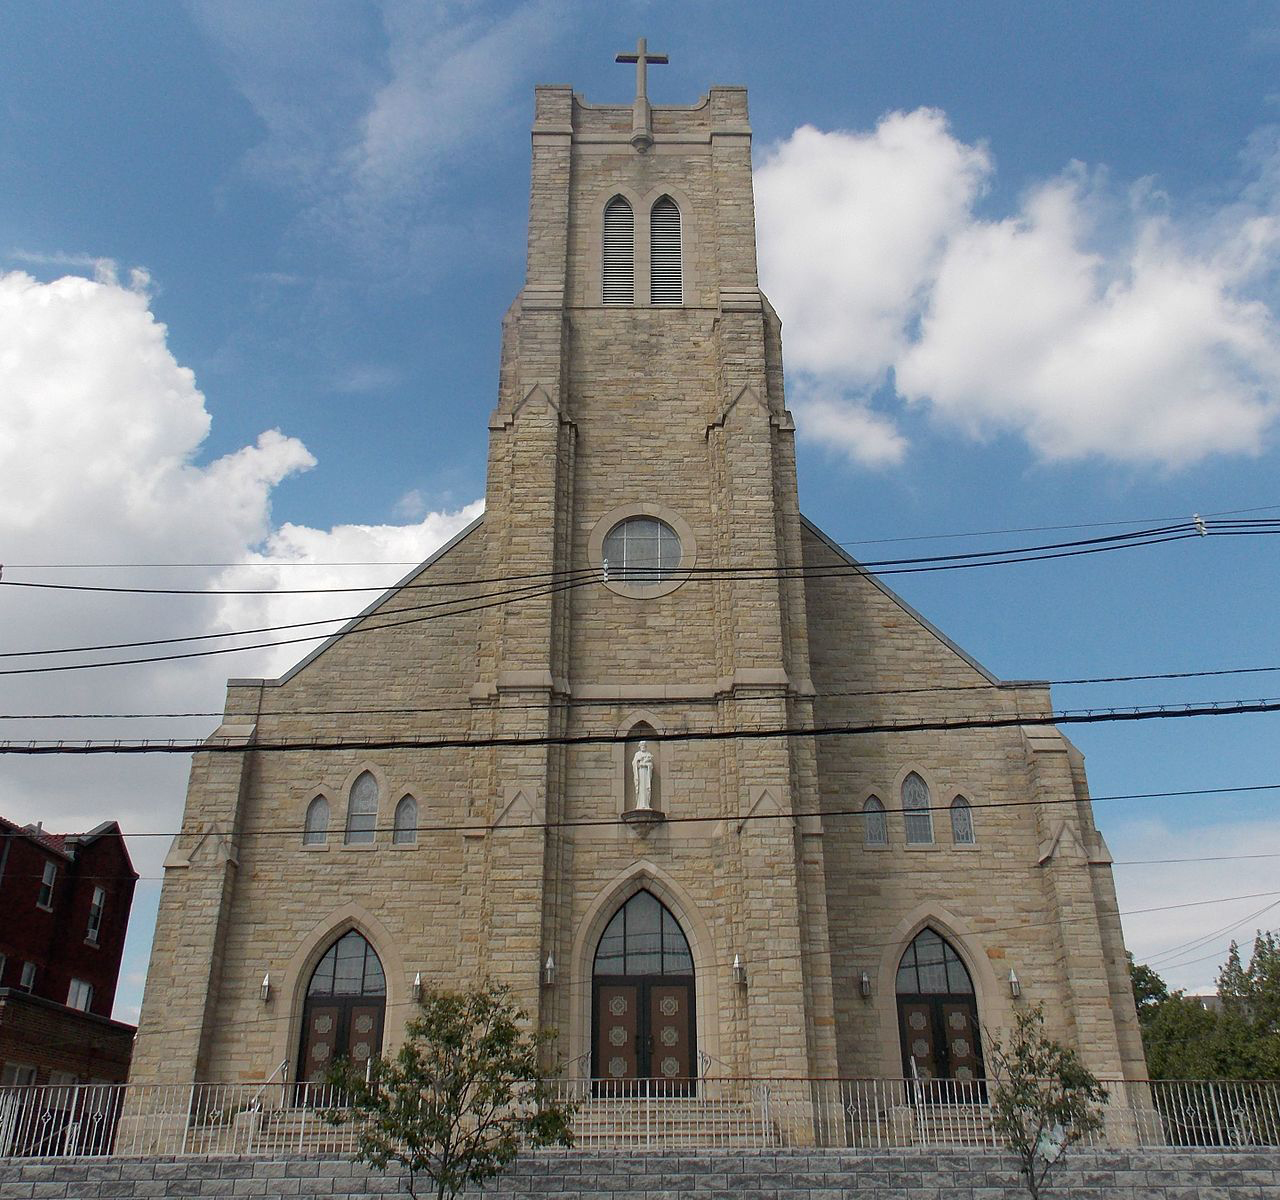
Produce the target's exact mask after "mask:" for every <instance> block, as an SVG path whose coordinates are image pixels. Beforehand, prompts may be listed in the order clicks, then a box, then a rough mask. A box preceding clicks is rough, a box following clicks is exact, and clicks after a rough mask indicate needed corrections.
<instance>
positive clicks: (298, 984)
mask: <svg viewBox="0 0 1280 1200" xmlns="http://www.w3.org/2000/svg"><path fill="white" fill-rule="evenodd" d="M352 930H354V931H355V932H356V933H358V934H360V936H361V937H363V938H364V939H365V941H367V942H368V943H369V945H370V946H372V947H373V951H374V953H375V954H376V955H377V956H378V960H379V962H380V963H381V964H382V974H383V978H384V980H385V987H386V992H385V1001H384V1003H385V1007H386V1010H387V1011H390V1012H394V1011H396V1009H397V1006H403V1005H404V1004H406V1003H408V1001H409V1000H410V995H409V984H408V976H407V975H406V974H405V964H404V959H403V958H402V956H401V954H400V950H399V947H398V946H397V945H396V942H395V939H394V938H393V937H392V935H391V932H390V931H389V930H388V929H387V927H386V926H385V925H383V923H382V922H381V921H380V920H379V919H378V918H377V917H376V916H374V915H373V913H371V912H369V910H368V909H366V908H364V907H362V906H361V905H359V904H344V905H342V906H341V907H340V908H336V909H334V910H333V911H332V912H330V913H329V914H328V915H327V916H326V917H324V918H323V919H322V920H320V921H318V922H317V923H316V925H315V926H314V927H313V928H312V931H311V933H310V934H309V935H308V936H307V937H306V938H304V939H303V940H302V942H301V944H300V945H299V946H298V948H297V949H296V950H295V951H294V954H293V957H292V958H290V959H289V961H288V962H287V963H285V964H283V965H281V964H280V963H279V962H278V961H276V962H270V963H267V964H264V967H263V969H264V970H270V973H271V979H272V990H273V991H275V990H276V980H277V979H278V980H279V990H278V991H277V992H276V996H277V997H278V998H277V999H276V1000H274V1001H273V1002H272V1003H273V1006H274V1005H281V1006H285V1007H282V1009H281V1012H280V1015H284V1014H286V1013H287V1015H288V1018H289V1019H288V1020H287V1021H275V1022H273V1026H274V1028H275V1030H276V1032H275V1034H274V1037H273V1040H272V1047H271V1061H270V1062H269V1063H264V1064H263V1068H264V1069H263V1077H264V1078H265V1077H266V1074H267V1073H268V1072H270V1071H271V1070H273V1069H274V1068H275V1067H276V1066H277V1065H278V1064H279V1063H281V1062H282V1061H284V1059H286V1058H287V1059H288V1060H289V1078H290V1079H295V1078H298V1077H300V1075H299V1066H298V1062H297V1058H298V1047H299V1046H300V1045H301V1042H302V1030H303V1018H304V1010H305V1008H306V1004H307V993H308V990H309V988H310V985H311V981H312V977H313V976H314V975H315V972H316V968H317V967H319V966H320V964H321V962H322V960H323V959H324V956H325V955H326V954H327V953H328V951H329V948H330V947H331V946H333V945H334V944H335V943H336V942H337V941H338V940H339V939H340V938H342V937H343V936H345V935H346V934H347V933H348V932H350V931H352ZM258 977H259V978H260V977H261V976H260V975H259V976H258ZM400 1011H402V1012H403V1011H405V1010H404V1009H403V1008H401V1009H400ZM273 1015H275V1014H273ZM402 1029H403V1023H402V1022H400V1021H388V1022H385V1024H384V1028H383V1030H382V1052H383V1053H384V1054H393V1053H394V1052H395V1051H396V1050H397V1049H398V1048H399V1045H400V1041H401V1038H402V1036H403V1034H402Z"/></svg>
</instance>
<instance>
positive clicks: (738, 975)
mask: <svg viewBox="0 0 1280 1200" xmlns="http://www.w3.org/2000/svg"><path fill="white" fill-rule="evenodd" d="M733 982H734V983H736V984H737V985H738V986H739V987H746V986H747V968H746V967H745V966H743V965H742V959H741V957H740V956H739V955H737V954H735V955H734V956H733Z"/></svg>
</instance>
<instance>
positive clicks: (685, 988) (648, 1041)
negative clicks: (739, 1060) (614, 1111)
mask: <svg viewBox="0 0 1280 1200" xmlns="http://www.w3.org/2000/svg"><path fill="white" fill-rule="evenodd" d="M593 1001H594V1003H593V1019H592V1042H591V1044H592V1061H591V1075H592V1078H593V1079H595V1080H597V1081H598V1085H597V1090H598V1091H601V1092H604V1093H606V1094H611V1095H612V1094H622V1095H625V1094H627V1093H628V1092H629V1091H631V1090H636V1091H639V1090H642V1089H643V1090H647V1091H649V1092H651V1093H652V1092H654V1091H656V1092H658V1093H660V1094H663V1093H665V1094H667V1095H672V1096H684V1095H691V1094H692V1093H693V1086H694V1081H695V1079H696V1077H697V1073H696V1071H695V1070H694V1064H695V1063H696V1062H697V1052H698V1048H697V1044H696V1038H697V1030H696V1025H695V1023H694V991H693V979H692V977H685V978H681V977H679V976H675V977H673V976H670V975H655V976H651V977H644V976H639V977H637V976H625V975H620V976H603V977H602V976H596V978H595V980H594V986H593ZM640 1080H643V1081H644V1083H643V1085H640V1084H639V1083H638V1082H637V1081H640Z"/></svg>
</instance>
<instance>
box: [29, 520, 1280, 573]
mask: <svg viewBox="0 0 1280 1200" xmlns="http://www.w3.org/2000/svg"><path fill="white" fill-rule="evenodd" d="M1276 509H1280V504H1260V505H1256V506H1255V507H1252V508H1230V509H1223V510H1220V511H1217V512H1207V513H1204V514H1203V516H1204V519H1205V520H1210V519H1216V518H1219V517H1233V516H1239V515H1241V514H1242V513H1255V512H1274V511H1275V510H1276ZM1183 520H1185V518H1182V517H1176V516H1174V517H1129V518H1127V519H1122V520H1111V521H1080V522H1076V523H1075V524H1067V525H1016V526H1013V527H1011V528H1006V529H970V530H963V531H960V532H953V533H918V534H910V535H904V536H901V537H879V538H856V539H848V540H844V541H841V540H838V539H835V538H832V539H831V540H832V541H833V542H835V544H836V545H837V546H876V545H887V544H894V543H903V542H933V541H946V540H948V539H953V538H962V537H999V536H1002V535H1007V534H1013V533H1057V532H1066V531H1068V530H1073V529H1110V528H1118V527H1119V526H1121V525H1167V524H1170V523H1174V522H1178V521H1183ZM422 561H423V560H422V559H420V558H405V559H357V560H345V561H336V560H319V561H309V562H302V561H299V560H297V559H268V560H265V561H262V562H80V563H71V562H68V563H49V562H45V563H41V562H27V563H24V562H17V563H9V564H8V566H9V567H10V568H11V569H15V570H32V571H34V570H40V571H64V570H97V569H99V568H103V569H112V570H115V569H122V570H123V569H127V570H142V569H146V570H150V569H153V568H166V569H167V568H173V569H179V570H190V569H202V570H203V569H213V568H235V569H237V570H257V569H268V568H269V569H272V570H274V569H275V568H276V567H416V566H420V565H421V564H422Z"/></svg>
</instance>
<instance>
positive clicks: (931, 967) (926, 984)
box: [897, 929, 973, 996]
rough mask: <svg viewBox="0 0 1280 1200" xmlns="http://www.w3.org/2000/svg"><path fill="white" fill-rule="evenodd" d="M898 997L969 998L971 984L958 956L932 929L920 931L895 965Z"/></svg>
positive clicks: (971, 988) (971, 992)
mask: <svg viewBox="0 0 1280 1200" xmlns="http://www.w3.org/2000/svg"><path fill="white" fill-rule="evenodd" d="M897 990H898V995H900V996H928V995H948V994H951V995H972V994H973V981H972V980H971V979H970V978H969V972H968V970H967V969H966V968H965V965H964V963H963V962H961V961H960V956H959V955H958V954H957V953H956V952H955V951H954V950H952V949H951V947H950V945H948V943H947V942H946V940H945V939H944V938H943V937H942V936H941V935H940V934H938V933H935V932H934V931H933V930H932V929H922V930H921V931H920V932H919V933H918V934H917V935H916V939H915V941H913V942H912V943H911V945H910V946H908V947H907V951H906V953H905V954H904V955H903V956H902V961H901V962H900V963H899V964H898V985H897Z"/></svg>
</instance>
